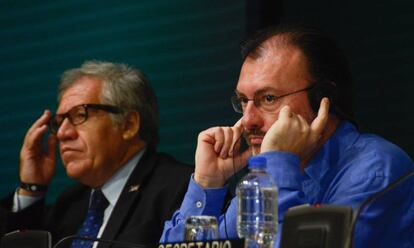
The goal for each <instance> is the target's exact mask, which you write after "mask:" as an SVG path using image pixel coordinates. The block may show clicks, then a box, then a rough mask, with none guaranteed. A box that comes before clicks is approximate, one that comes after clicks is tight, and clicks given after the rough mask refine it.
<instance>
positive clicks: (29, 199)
mask: <svg viewBox="0 0 414 248" xmlns="http://www.w3.org/2000/svg"><path fill="white" fill-rule="evenodd" d="M18 190H19V188H17V189H16V191H15V192H14V196H13V206H12V212H13V213H17V212H19V211H22V210H23V209H25V208H27V207H29V206H31V205H32V204H34V203H35V202H37V201H38V200H40V199H42V198H43V196H27V195H19V194H18V193H17V191H18Z"/></svg>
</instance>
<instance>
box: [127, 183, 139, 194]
mask: <svg viewBox="0 0 414 248" xmlns="http://www.w3.org/2000/svg"><path fill="white" fill-rule="evenodd" d="M138 190H139V184H136V185H131V186H130V187H129V190H128V192H130V193H131V192H136V191H138Z"/></svg>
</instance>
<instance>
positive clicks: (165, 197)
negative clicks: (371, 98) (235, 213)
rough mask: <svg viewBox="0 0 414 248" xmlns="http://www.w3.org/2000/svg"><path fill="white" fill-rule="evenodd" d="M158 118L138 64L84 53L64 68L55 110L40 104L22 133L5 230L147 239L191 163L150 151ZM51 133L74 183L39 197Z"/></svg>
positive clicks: (50, 157) (169, 209)
mask: <svg viewBox="0 0 414 248" xmlns="http://www.w3.org/2000/svg"><path fill="white" fill-rule="evenodd" d="M158 126H159V124H158V109H157V103H156V96H155V94H154V92H153V90H152V89H151V86H150V85H149V82H148V81H147V79H146V78H145V76H144V75H143V74H142V73H141V72H140V71H139V70H136V69H133V68H130V67H128V66H127V65H124V64H113V63H109V62H99V61H89V62H85V63H84V64H83V65H82V66H81V67H80V68H76V69H71V70H68V71H66V72H65V73H64V74H63V76H62V80H61V83H60V86H59V95H58V109H57V111H56V115H52V114H51V112H50V111H48V110H47V111H45V112H44V113H43V115H42V116H41V117H40V118H39V119H38V120H37V121H36V122H35V123H34V124H33V125H32V127H31V128H30V129H29V130H28V132H27V134H26V137H25V139H24V143H23V146H22V149H21V152H20V175H19V176H20V187H19V188H18V189H17V190H16V192H15V194H14V195H13V196H10V197H8V198H7V199H4V200H3V201H2V207H3V208H4V209H6V210H10V211H9V212H8V213H7V215H8V216H7V223H2V224H6V225H7V226H6V230H8V231H12V230H16V229H20V230H22V229H45V230H48V231H50V232H51V233H52V237H53V241H54V243H56V242H57V241H59V240H60V239H62V238H64V237H66V236H69V235H76V236H83V237H90V238H96V237H100V238H103V239H106V240H117V241H124V242H130V243H135V244H154V243H157V242H158V239H159V236H160V235H161V231H162V225H163V223H164V221H165V220H166V219H168V218H170V217H171V215H172V213H173V211H174V210H175V209H176V208H177V207H178V204H179V202H180V201H181V199H182V196H183V195H184V192H185V190H186V188H187V185H188V177H189V175H190V174H191V172H192V169H191V167H189V166H186V165H184V164H181V163H179V162H177V161H175V160H174V159H173V158H172V157H170V156H168V155H166V154H160V153H157V152H156V146H157V143H158V139H159V138H158ZM48 130H50V131H51V134H50V135H48V138H47V149H43V148H44V146H43V142H42V141H43V140H44V138H46V136H47V133H48ZM57 142H59V151H60V156H61V159H62V162H63V166H64V168H65V170H66V173H67V175H68V176H69V177H70V178H72V179H74V180H75V181H77V182H78V184H77V185H75V186H73V187H71V188H70V189H69V190H66V191H65V192H64V193H63V194H61V195H60V196H59V197H58V199H57V201H56V202H55V203H54V204H52V205H51V206H47V207H46V206H45V194H46V190H47V187H48V185H49V184H50V182H51V180H52V178H53V174H54V172H55V167H56V156H55V152H56V151H55V150H56V147H57ZM72 241H73V242H72ZM69 245H71V246H70V247H92V242H87V241H85V240H81V239H70V240H68V242H66V244H62V246H60V247H69ZM96 246H97V244H96V243H95V245H94V247H96Z"/></svg>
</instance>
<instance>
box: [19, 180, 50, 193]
mask: <svg viewBox="0 0 414 248" xmlns="http://www.w3.org/2000/svg"><path fill="white" fill-rule="evenodd" d="M47 188H48V185H43V184H35V183H25V182H20V188H19V191H18V193H19V194H21V195H27V196H39V195H44V194H45V193H46V192H47Z"/></svg>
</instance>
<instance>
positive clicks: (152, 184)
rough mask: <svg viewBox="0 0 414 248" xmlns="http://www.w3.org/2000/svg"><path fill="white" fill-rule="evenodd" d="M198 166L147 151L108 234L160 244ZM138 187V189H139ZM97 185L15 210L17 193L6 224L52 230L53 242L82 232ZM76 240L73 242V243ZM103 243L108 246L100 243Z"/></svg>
mask: <svg viewBox="0 0 414 248" xmlns="http://www.w3.org/2000/svg"><path fill="white" fill-rule="evenodd" d="M192 172H193V168H192V167H190V166H188V165H184V164H181V163H179V162H177V161H176V160H174V159H173V158H172V157H171V156H168V155H166V154H157V153H155V152H154V151H151V150H147V151H146V153H145V154H144V156H143V157H142V158H141V160H140V162H139V163H138V165H137V166H136V168H135V169H134V171H133V172H132V174H131V176H130V177H129V179H128V181H127V183H126V185H125V187H124V189H123V191H122V193H121V195H120V197H119V199H118V202H117V203H116V205H115V207H114V209H113V212H112V214H111V216H110V218H109V220H108V223H107V225H106V228H105V230H104V232H103V234H102V237H101V238H102V239H108V240H118V241H124V242H132V243H136V244H154V243H157V242H158V240H159V238H160V236H161V232H162V229H163V225H164V221H165V220H167V219H169V218H171V216H172V214H173V212H174V211H175V210H176V209H177V208H178V207H179V205H180V203H181V201H182V198H183V196H184V194H185V192H186V190H187V185H188V182H189V178H190V175H191V173H192ZM137 187H138V190H137ZM90 191H91V189H90V188H89V187H87V186H84V185H80V184H79V185H76V186H74V187H72V188H70V189H69V190H67V191H65V192H64V193H62V194H61V195H60V196H59V197H58V199H57V201H56V202H55V203H54V204H53V205H51V206H47V207H45V203H44V200H42V201H39V202H37V203H36V204H34V205H33V206H30V207H29V208H27V209H25V210H23V211H20V212H18V213H11V212H10V211H9V210H10V209H11V204H12V198H13V197H12V196H9V197H8V198H7V199H4V200H2V202H1V203H0V204H1V207H2V208H3V209H2V210H3V214H2V215H1V216H2V218H3V219H6V220H5V221H4V223H2V224H6V226H5V227H3V229H4V230H6V231H7V232H9V231H13V230H16V229H43V230H48V231H50V232H51V233H52V237H53V243H56V242H57V241H59V240H60V239H62V238H63V237H65V236H68V235H74V234H76V233H77V232H78V229H79V227H80V225H81V224H82V222H83V220H84V217H85V216H86V213H87V209H88V204H89V194H90ZM70 243H71V242H69V241H68V242H67V246H66V245H63V244H62V246H61V247H69V244H70ZM99 247H107V246H106V245H103V244H100V245H99Z"/></svg>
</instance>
